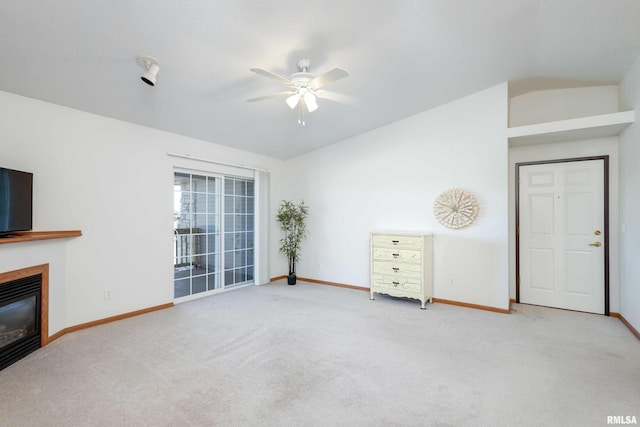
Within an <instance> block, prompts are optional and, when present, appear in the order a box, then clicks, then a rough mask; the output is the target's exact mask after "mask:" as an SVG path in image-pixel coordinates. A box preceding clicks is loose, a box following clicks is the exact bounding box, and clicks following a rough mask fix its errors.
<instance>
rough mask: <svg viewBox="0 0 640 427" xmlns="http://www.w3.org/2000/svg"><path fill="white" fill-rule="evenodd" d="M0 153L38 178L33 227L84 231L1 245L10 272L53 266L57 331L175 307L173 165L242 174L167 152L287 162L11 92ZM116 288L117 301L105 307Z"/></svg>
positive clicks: (0, 264)
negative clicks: (107, 292)
mask: <svg viewBox="0 0 640 427" xmlns="http://www.w3.org/2000/svg"><path fill="white" fill-rule="evenodd" d="M212 126H215V123H212ZM0 152H1V153H2V157H1V159H0V165H1V166H3V167H9V168H13V169H19V170H26V171H30V172H33V173H34V192H35V194H34V230H60V229H81V230H82V232H83V236H82V237H79V238H74V239H68V240H65V241H61V242H56V243H48V242H42V243H35V242H31V243H15V244H8V245H1V246H2V247H0V259H1V261H0V269H1V270H2V271H8V270H13V269H15V268H22V267H24V266H25V263H31V262H33V263H34V264H36V263H38V264H39V263H43V262H47V259H48V258H50V259H51V260H52V265H51V268H52V274H51V282H52V283H51V291H52V292H55V294H54V295H51V296H50V298H51V299H50V301H51V302H52V303H53V304H52V306H51V307H50V309H51V314H50V323H51V327H50V330H49V332H50V334H53V333H55V332H57V331H59V330H60V329H63V328H64V327H67V326H72V325H77V324H81V323H84V322H89V321H92V320H96V319H102V318H105V317H110V316H114V315H117V314H121V313H127V312H131V311H135V310H139V309H143V308H147V307H152V306H156V305H160V304H165V303H168V302H171V301H173V283H172V279H173V277H172V275H173V271H172V263H173V262H172V257H173V252H172V246H173V233H172V225H173V223H172V221H173V216H172V210H173V192H172V191H173V190H172V189H173V167H183V168H189V169H195V170H202V171H209V172H223V173H224V172H228V173H232V174H233V173H234V172H235V171H236V170H235V169H233V168H223V167H219V166H214V165H211V164H209V163H203V162H197V161H194V160H183V159H177V158H174V157H169V156H167V152H176V153H183V154H191V155H193V156H197V157H202V158H207V159H214V160H218V161H224V162H230V163H238V164H245V165H251V166H255V167H260V168H266V169H270V170H276V169H277V168H279V167H280V166H281V164H282V162H281V161H280V160H276V159H272V158H268V157H264V156H259V155H256V154H252V153H248V152H245V151H240V150H235V149H231V148H228V147H224V146H221V145H217V144H212V143H208V142H204V141H199V140H195V139H191V138H185V137H182V136H178V135H175V134H170V133H167V132H162V131H158V130H154V129H149V128H145V127H142V126H138V125H134V124H131V123H126V122H121V121H118V120H112V119H109V118H105V117H101V116H96V115H93V114H89V113H85V112H81V111H77V110H72V109H69V108H65V107H60V106H57V105H53V104H49V103H45V102H41V101H37V100H34V99H29V98H24V97H20V96H16V95H13V94H9V93H6V92H0ZM62 263H64V264H65V266H64V267H62V266H61V264H62ZM14 266H15V268H13V267H14ZM107 288H109V289H112V295H113V298H112V299H111V300H108V301H105V300H104V290H105V289H107ZM61 290H64V296H63V297H61V295H60V291H61ZM61 313H64V315H63V314H61Z"/></svg>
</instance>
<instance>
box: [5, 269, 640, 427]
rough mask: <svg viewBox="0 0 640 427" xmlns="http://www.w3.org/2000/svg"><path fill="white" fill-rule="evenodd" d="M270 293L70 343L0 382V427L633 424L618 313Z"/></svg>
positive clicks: (638, 367) (236, 297) (309, 290)
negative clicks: (423, 306) (625, 420)
mask: <svg viewBox="0 0 640 427" xmlns="http://www.w3.org/2000/svg"><path fill="white" fill-rule="evenodd" d="M427 307H428V309H427V310H426V311H422V310H420V309H419V304H418V303H417V302H413V301H408V300H403V299H395V298H390V297H385V296H378V297H377V298H376V300H375V301H370V300H369V295H368V293H366V292H362V291H357V290H351V289H343V288H336V287H330V286H323V285H317V284H309V283H301V282H299V284H298V285H296V286H287V285H286V284H284V283H282V282H276V283H272V284H269V285H266V286H260V287H255V286H252V287H246V288H242V289H238V290H235V291H232V292H227V293H223V294H219V295H216V296H213V297H208V298H204V299H200V300H197V301H192V302H188V303H184V304H180V305H177V306H175V307H173V308H170V309H166V310H162V311H158V312H153V313H149V314H145V315H141V316H137V317H134V318H130V319H126V320H122V321H119V322H114V323H110V324H105V325H101V326H98V327H94V328H90V329H86V330H82V331H78V332H75V333H71V334H67V335H65V336H63V337H62V338H60V339H58V340H56V341H54V342H53V343H51V344H50V345H48V346H46V347H44V348H42V349H40V350H38V351H36V352H35V353H32V354H31V355H29V356H27V357H26V358H24V359H22V360H20V361H19V362H17V363H15V364H13V365H11V366H10V367H8V368H6V369H5V370H3V371H1V372H0V426H3V427H4V426H581V427H583V426H603V425H607V416H614V415H624V416H626V415H629V416H635V417H636V418H637V419H638V420H640V341H638V340H637V339H636V338H635V337H634V336H633V335H632V334H631V333H630V332H629V330H628V329H627V328H626V327H625V326H624V325H623V324H622V323H621V322H620V321H619V320H618V319H615V318H609V317H604V316H598V315H590V314H584V313H575V312H569V311H563V310H553V309H548V308H541V307H534V306H526V305H519V304H516V305H514V307H513V308H514V309H513V311H512V314H510V315H506V314H498V313H492V312H486V311H481V310H474V309H468V308H461V307H455V306H450V305H444V304H437V303H436V304H429V305H428V306H427Z"/></svg>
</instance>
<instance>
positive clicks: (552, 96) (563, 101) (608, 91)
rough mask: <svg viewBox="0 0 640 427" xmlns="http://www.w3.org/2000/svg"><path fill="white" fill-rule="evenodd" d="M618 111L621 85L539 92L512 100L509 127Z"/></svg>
mask: <svg viewBox="0 0 640 427" xmlns="http://www.w3.org/2000/svg"><path fill="white" fill-rule="evenodd" d="M617 111H618V86H616V85H610V86H593V87H581V88H570V89H552V90H540V91H535V92H529V93H525V94H523V95H519V96H514V97H513V98H511V99H510V100H509V126H510V127H515V126H525V125H530V124H534V123H546V122H553V121H557V120H567V119H575V118H578V117H588V116H596V115H598V114H607V113H615V112H617Z"/></svg>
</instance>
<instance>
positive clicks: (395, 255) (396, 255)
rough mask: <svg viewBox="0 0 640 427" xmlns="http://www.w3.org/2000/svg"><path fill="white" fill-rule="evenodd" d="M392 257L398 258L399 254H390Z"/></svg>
mask: <svg viewBox="0 0 640 427" xmlns="http://www.w3.org/2000/svg"><path fill="white" fill-rule="evenodd" d="M391 255H393V256H394V257H395V258H398V257H399V256H400V254H391Z"/></svg>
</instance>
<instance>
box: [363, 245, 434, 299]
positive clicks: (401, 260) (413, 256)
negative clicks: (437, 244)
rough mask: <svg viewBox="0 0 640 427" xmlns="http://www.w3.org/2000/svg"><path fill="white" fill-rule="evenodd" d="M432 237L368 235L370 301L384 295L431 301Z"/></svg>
mask: <svg viewBox="0 0 640 427" xmlns="http://www.w3.org/2000/svg"><path fill="white" fill-rule="evenodd" d="M432 252H433V236H432V235H430V234H402V233H371V285H370V292H371V299H374V294H375V293H376V292H377V293H380V294H387V295H391V296H394V297H405V298H413V299H417V300H420V303H421V308H422V309H423V310H424V309H425V304H426V302H427V301H431V298H432V297H433V281H432V276H433V274H432V257H433V253H432Z"/></svg>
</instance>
